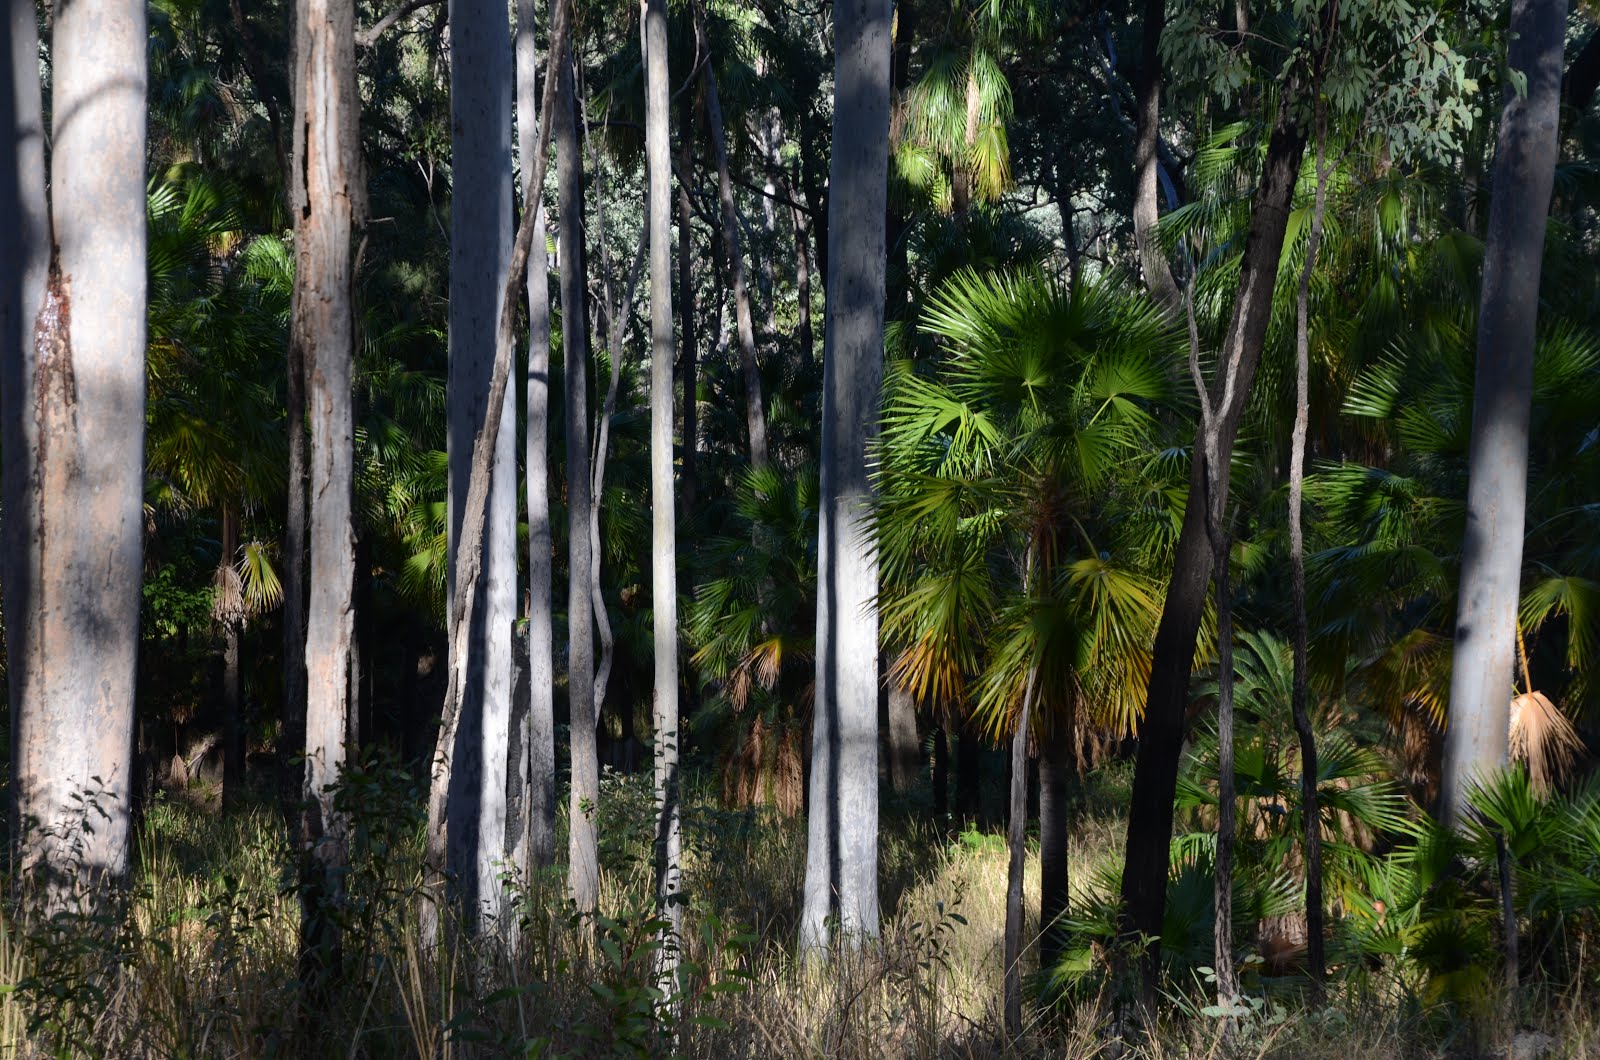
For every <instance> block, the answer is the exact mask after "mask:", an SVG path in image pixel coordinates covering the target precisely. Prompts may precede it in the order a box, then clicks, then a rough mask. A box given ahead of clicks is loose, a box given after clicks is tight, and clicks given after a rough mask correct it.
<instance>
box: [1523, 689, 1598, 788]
mask: <svg viewBox="0 0 1600 1060" xmlns="http://www.w3.org/2000/svg"><path fill="white" fill-rule="evenodd" d="M1582 752H1583V738H1582V737H1580V736H1579V735H1578V730H1577V729H1575V728H1573V725H1572V722H1570V721H1568V720H1567V716H1566V715H1565V714H1563V713H1562V712H1561V708H1560V707H1558V706H1556V705H1555V704H1554V703H1552V702H1551V701H1550V697H1549V696H1547V695H1545V694H1544V693H1543V692H1540V691H1538V690H1534V691H1532V692H1524V693H1523V694H1522V695H1520V696H1518V697H1517V698H1515V699H1513V700H1512V701H1511V757H1512V759H1513V760H1515V761H1518V762H1526V763H1527V764H1528V776H1529V778H1530V779H1531V780H1532V781H1533V786H1534V788H1535V789H1536V790H1538V791H1548V790H1549V789H1550V785H1551V784H1552V783H1554V782H1555V781H1556V780H1558V779H1560V778H1561V776H1563V775H1564V774H1565V773H1566V772H1567V771H1568V770H1569V769H1571V768H1572V764H1573V763H1574V762H1575V761H1577V758H1578V755H1579V754H1581V753H1582Z"/></svg>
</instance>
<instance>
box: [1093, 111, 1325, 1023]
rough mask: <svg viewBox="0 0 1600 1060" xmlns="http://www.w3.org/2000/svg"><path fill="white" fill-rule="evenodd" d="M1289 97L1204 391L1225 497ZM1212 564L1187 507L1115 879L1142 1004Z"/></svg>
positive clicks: (1290, 183) (1301, 142)
mask: <svg viewBox="0 0 1600 1060" xmlns="http://www.w3.org/2000/svg"><path fill="white" fill-rule="evenodd" d="M1291 87H1292V86H1291ZM1294 95H1295V93H1294V92H1293V91H1285V93H1284V95H1283V99H1282V101H1281V102H1280V103H1279V106H1278V115H1277V120H1276V122H1275V124H1274V127H1273V131H1272V136H1271V138H1270V140H1269V141H1268V144H1267V157H1266V161H1265V163H1264V166H1263V168H1262V173H1261V181H1260V183H1259V185H1258V186H1257V188H1256V194H1255V200H1254V204H1253V206H1252V209H1251V214H1250V226H1249V229H1248V231H1247V233H1246V236H1245V245H1244V251H1243V260H1242V262H1241V264H1240V269H1239V285H1238V289H1237V293H1236V295H1235V297H1234V304H1233V314H1232V318H1231V322H1230V324H1229V327H1228V331H1227V339H1226V341H1225V343H1224V345H1223V348H1222V350H1221V351H1220V353H1219V357H1218V362H1217V363H1219V364H1223V365H1233V366H1234V367H1233V372H1232V374H1233V380H1232V385H1231V387H1227V386H1224V385H1223V380H1221V379H1220V378H1219V379H1218V380H1216V381H1215V382H1214V383H1213V385H1212V391H1213V394H1214V400H1213V404H1214V405H1215V406H1216V414H1217V438H1216V441H1217V452H1218V453H1219V454H1220V466H1219V467H1218V469H1217V470H1218V479H1219V482H1218V484H1217V489H1218V490H1219V491H1220V492H1221V493H1222V494H1223V495H1224V496H1225V495H1226V492H1227V487H1228V460H1229V458H1230V456H1231V454H1232V452H1233V440H1234V437H1235V435H1236V434H1237V433H1238V429H1239V421H1240V419H1241V418H1242V417H1243V415H1244V407H1245V401H1246V399H1247V397H1248V395H1249V392H1250V384H1251V382H1252V381H1253V380H1254V378H1255V372H1256V367H1257V365H1259V364H1260V361H1261V351H1262V348H1263V346H1264V344H1265V340H1266V332H1267V323H1268V320H1269V318H1270V316H1271V310H1272V294H1273V283H1274V280H1275V278H1276V276H1277V270H1278V259H1279V257H1280V255H1281V253H1282V250H1283V239H1284V232H1285V230H1286V228H1287V224H1288V218H1289V204H1290V200H1291V198H1292V196H1293V193H1294V185H1295V179H1296V177H1297V176H1298V174H1299V169H1300V159H1301V156H1302V155H1303V154H1304V151H1305V133H1304V131H1303V130H1302V129H1301V128H1300V126H1299V124H1298V123H1297V122H1296V121H1295V120H1294V118H1293V116H1292V107H1293V97H1294ZM1224 393H1226V394H1227V395H1228V396H1229V398H1230V402H1229V403H1227V404H1226V405H1224V404H1223V402H1222V398H1223V395H1224ZM1202 441H1203V440H1202ZM1198 448H1199V445H1198V444H1197V449H1198ZM1202 464H1203V461H1201V460H1195V461H1193V466H1192V468H1191V470H1190V473H1189V496H1190V497H1191V498H1199V497H1205V496H1207V492H1206V482H1205V480H1204V477H1203V475H1204V469H1203V467H1202ZM1212 559H1213V556H1212V550H1211V543H1210V540H1209V538H1208V535H1207V532H1206V513H1205V506H1204V505H1203V504H1194V503H1191V504H1189V505H1188V506H1187V508H1186V510H1185V512H1184V521H1183V528H1182V530H1181V531H1180V532H1179V535H1178V544H1177V548H1176V550H1175V555H1174V558H1173V571H1172V578H1171V580H1170V581H1169V583H1168V586H1167V593H1166V601H1165V603H1164V604H1163V606H1162V611H1161V623H1160V625H1159V626H1158V628H1157V630H1156V639H1155V645H1154V649H1153V653H1152V658H1151V667H1150V681H1149V686H1148V694H1147V696H1146V706H1145V715H1144V720H1143V723H1142V724H1141V726H1140V729H1139V753H1138V761H1137V765H1136V767H1135V771H1134V782H1133V794H1132V798H1131V800H1130V804H1129V814H1128V844H1127V852H1126V855H1125V859H1124V863H1123V873H1122V910H1123V911H1122V933H1123V935H1124V937H1125V938H1129V939H1137V938H1139V937H1141V936H1143V937H1145V938H1150V939H1155V940H1156V941H1154V942H1152V943H1151V944H1150V945H1149V946H1147V947H1146V948H1145V950H1144V956H1143V961H1142V962H1141V963H1142V967H1143V977H1142V981H1143V993H1144V998H1145V1000H1146V1001H1147V1002H1152V1003H1153V1002H1154V1000H1155V997H1156V986H1157V975H1158V972H1159V968H1160V941H1159V936H1160V934H1161V922H1162V919H1163V916H1164V913H1165V908H1166V890H1167V870H1168V853H1169V847H1170V845H1171V841H1172V798H1173V794H1174V792H1175V791H1176V788H1177V783H1178V757H1179V754H1180V752H1181V750H1182V747H1183V736H1184V716H1185V711H1186V708H1187V706H1188V703H1189V668H1190V664H1191V663H1192V661H1193V659H1194V648H1195V640H1196V638H1197V637H1198V636H1199V633H1200V618H1201V615H1202V613H1203V612H1204V609H1205V601H1206V589H1207V586H1208V582H1209V581H1210V578H1211V565H1212Z"/></svg>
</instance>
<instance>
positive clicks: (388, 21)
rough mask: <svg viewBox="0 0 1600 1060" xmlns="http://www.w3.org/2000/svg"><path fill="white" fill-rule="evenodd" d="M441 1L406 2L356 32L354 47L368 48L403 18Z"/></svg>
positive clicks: (407, 0) (418, 0) (419, 0)
mask: <svg viewBox="0 0 1600 1060" xmlns="http://www.w3.org/2000/svg"><path fill="white" fill-rule="evenodd" d="M441 2H443V0H406V2H405V3H403V4H401V5H400V6H399V7H397V8H395V9H394V10H393V11H391V12H389V13H388V14H387V15H384V16H383V17H382V18H380V19H378V21H376V22H374V23H373V24H372V25H370V26H368V27H367V28H366V29H363V30H357V31H356V47H357V48H370V47H372V46H373V45H374V44H376V43H378V38H379V37H381V36H383V34H384V33H385V32H386V31H387V30H388V29H389V27H391V26H393V25H394V24H395V23H396V22H399V21H400V20H401V19H403V18H409V17H411V16H412V15H414V14H416V13H417V12H418V11H421V10H422V9H423V8H425V7H432V6H433V5H435V4H438V3H441Z"/></svg>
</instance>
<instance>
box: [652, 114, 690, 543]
mask: <svg viewBox="0 0 1600 1060" xmlns="http://www.w3.org/2000/svg"><path fill="white" fill-rule="evenodd" d="M678 152H679V153H678V312H679V313H680V314H682V317H683V476H682V477H683V489H682V494H683V501H682V503H683V516H684V521H685V522H687V521H688V520H689V519H691V518H692V517H693V515H694V512H695V502H696V500H697V496H696V494H697V488H698V475H697V472H696V463H697V461H698V459H699V452H700V400H699V386H700V383H699V371H698V369H699V356H700V352H699V338H698V337H697V336H696V334H695V290H694V265H695V262H694V202H693V200H692V199H691V198H690V192H689V188H690V182H692V181H693V180H694V97H693V96H692V95H685V96H684V102H683V109H682V117H681V119H680V124H679V127H678ZM652 282H654V281H652Z"/></svg>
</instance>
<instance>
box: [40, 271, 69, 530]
mask: <svg viewBox="0 0 1600 1060" xmlns="http://www.w3.org/2000/svg"><path fill="white" fill-rule="evenodd" d="M58 254H59V249H58V248H52V251H51V255H50V281H49V284H48V285H47V287H46V289H45V296H44V301H43V304H41V305H40V307H39V316H38V317H37V318H36V319H35V321H34V325H33V347H34V353H35V356H36V359H37V362H38V368H37V375H36V376H35V379H34V387H33V396H34V421H35V423H37V424H38V428H39V437H38V446H39V453H38V461H37V464H36V467H37V471H36V473H35V477H34V488H35V489H36V490H38V491H39V492H40V493H42V494H43V496H41V497H40V502H41V503H39V504H38V505H36V507H35V511H36V512H38V518H39V522H40V526H39V527H38V529H39V531H41V532H42V531H43V529H44V527H43V523H44V519H45V514H44V505H43V503H42V502H43V500H44V499H45V498H46V497H51V496H57V497H66V496H68V494H66V493H64V492H60V491H59V490H52V489H50V488H49V486H50V485H55V486H58V487H65V485H66V484H67V483H68V482H69V481H70V480H71V478H72V476H73V475H74V473H75V471H76V466H75V465H76V461H75V460H73V459H72V458H71V454H72V453H73V452H74V446H73V444H72V443H73V442H74V440H75V439H76V437H77V420H78V381H77V376H76V375H75V373H74V372H73V367H72V277H70V276H65V275H63V274H62V272H61V265H60V261H59V260H58ZM58 442H60V443H63V444H64V445H65V446H66V448H65V454H66V458H65V459H59V458H57V459H52V456H51V454H52V450H53V449H54V448H55V445H56V443H58ZM47 480H48V481H47Z"/></svg>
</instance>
